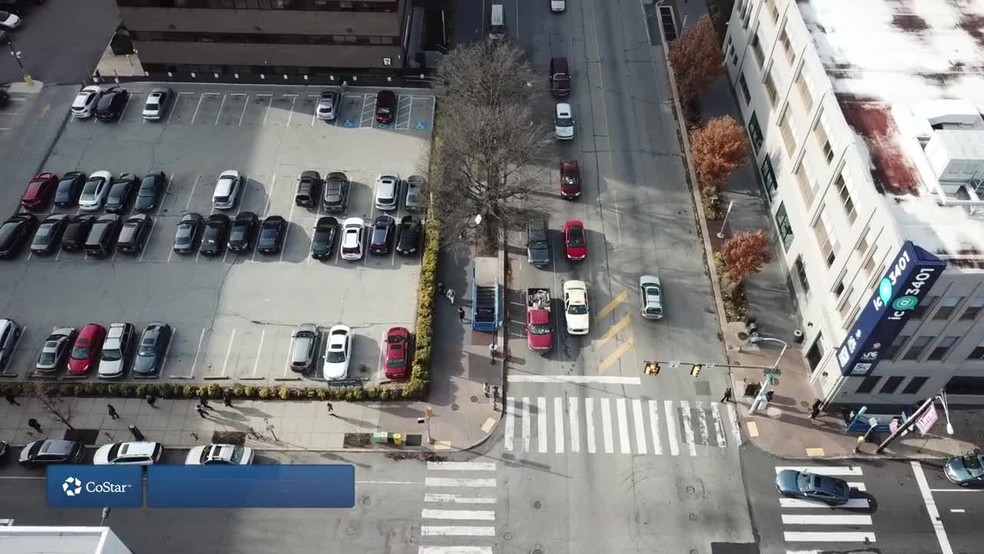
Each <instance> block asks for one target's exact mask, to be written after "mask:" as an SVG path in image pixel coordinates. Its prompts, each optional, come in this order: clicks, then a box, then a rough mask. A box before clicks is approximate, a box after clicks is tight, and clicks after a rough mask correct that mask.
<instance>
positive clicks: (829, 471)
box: [776, 466, 861, 477]
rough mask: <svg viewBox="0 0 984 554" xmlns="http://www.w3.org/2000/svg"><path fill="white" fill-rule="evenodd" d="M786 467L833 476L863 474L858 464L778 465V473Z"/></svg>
mask: <svg viewBox="0 0 984 554" xmlns="http://www.w3.org/2000/svg"><path fill="white" fill-rule="evenodd" d="M784 469H792V470H794V471H805V472H809V473H813V474H816V475H829V476H831V477H836V476H845V475H851V476H859V475H861V468H860V467H858V466H776V475H778V474H779V472H780V471H782V470H784Z"/></svg>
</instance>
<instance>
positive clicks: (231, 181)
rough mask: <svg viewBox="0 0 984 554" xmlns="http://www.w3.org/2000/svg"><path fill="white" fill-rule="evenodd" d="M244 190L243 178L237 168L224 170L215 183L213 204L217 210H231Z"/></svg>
mask: <svg viewBox="0 0 984 554" xmlns="http://www.w3.org/2000/svg"><path fill="white" fill-rule="evenodd" d="M242 190H243V178H242V176H241V175H239V172H238V171H236V170H235V169H230V170H228V171H223V172H222V174H221V175H219V180H218V182H217V183H215V192H213V193H212V205H213V206H215V209H216V210H231V209H232V208H233V207H234V206H235V205H236V200H237V199H238V198H239V194H240V193H241V192H242Z"/></svg>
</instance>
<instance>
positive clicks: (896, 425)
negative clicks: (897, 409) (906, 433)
mask: <svg viewBox="0 0 984 554" xmlns="http://www.w3.org/2000/svg"><path fill="white" fill-rule="evenodd" d="M888 430H889V431H890V432H891V433H892V434H894V433H895V432H896V431H898V430H899V418H897V417H893V418H892V421H891V423H889V424H888Z"/></svg>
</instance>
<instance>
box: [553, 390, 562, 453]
mask: <svg viewBox="0 0 984 554" xmlns="http://www.w3.org/2000/svg"><path fill="white" fill-rule="evenodd" d="M554 412H555V413H556V414H557V415H556V416H555V417H554V445H555V446H556V450H554V452H555V453H557V454H563V453H564V399H563V398H561V397H559V396H558V397H556V398H554Z"/></svg>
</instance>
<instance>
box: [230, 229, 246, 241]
mask: <svg viewBox="0 0 984 554" xmlns="http://www.w3.org/2000/svg"><path fill="white" fill-rule="evenodd" d="M244 238H246V227H245V226H243V227H233V228H232V232H231V233H229V240H231V241H239V240H243V239H244Z"/></svg>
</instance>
